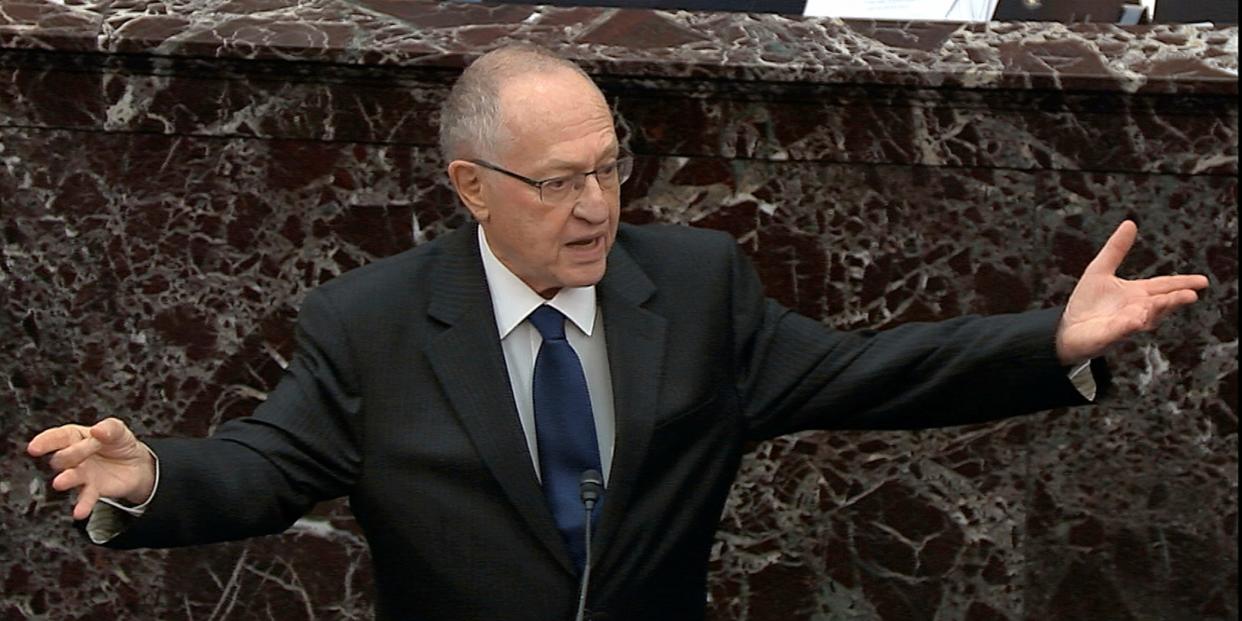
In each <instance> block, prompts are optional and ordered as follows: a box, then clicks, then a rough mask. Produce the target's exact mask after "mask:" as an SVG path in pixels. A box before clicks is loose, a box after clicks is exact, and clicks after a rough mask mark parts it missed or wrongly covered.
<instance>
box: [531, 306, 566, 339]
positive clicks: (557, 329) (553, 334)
mask: <svg viewBox="0 0 1242 621" xmlns="http://www.w3.org/2000/svg"><path fill="white" fill-rule="evenodd" d="M528 319H530V322H531V324H532V325H534V326H535V329H536V330H538V331H539V335H540V336H542V337H543V340H545V341H556V340H564V339H565V316H564V315H562V314H561V311H558V310H556V309H555V308H552V307H551V306H548V305H547V304H544V305H542V306H540V307H539V308H536V309H535V312H533V313H531V314H530V317H528Z"/></svg>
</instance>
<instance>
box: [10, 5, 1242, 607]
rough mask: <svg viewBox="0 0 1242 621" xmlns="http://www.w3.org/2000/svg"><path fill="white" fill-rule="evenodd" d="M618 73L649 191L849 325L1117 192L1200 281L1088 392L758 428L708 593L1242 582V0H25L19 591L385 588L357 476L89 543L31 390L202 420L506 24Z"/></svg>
mask: <svg viewBox="0 0 1242 621" xmlns="http://www.w3.org/2000/svg"><path fill="white" fill-rule="evenodd" d="M505 37H510V38H517V39H529V40H535V41H539V42H542V43H545V44H549V45H552V46H553V47H556V48H557V49H560V50H562V51H563V52H564V53H565V54H566V55H568V56H570V57H572V58H575V59H576V60H579V61H580V62H582V63H583V65H584V66H586V67H587V68H588V69H589V70H590V71H592V72H593V73H594V74H596V75H597V78H598V81H599V82H600V84H601V86H602V87H603V88H604V90H605V92H606V93H607V94H608V96H609V98H610V100H611V101H612V102H613V104H614V107H615V109H616V111H617V115H618V121H619V123H620V127H621V130H622V133H623V135H624V137H625V138H626V139H627V140H628V142H629V144H630V146H631V147H632V149H633V150H634V151H635V152H636V154H637V155H638V167H637V171H636V174H635V178H634V180H633V181H632V182H631V183H630V184H628V185H627V187H626V188H625V191H624V198H625V201H626V207H625V212H624V217H625V219H626V220H628V221H631V222H651V221H661V222H680V223H685V224H689V225H692V226H703V227H711V228H718V229H723V230H728V231H730V232H732V233H733V234H734V235H735V236H736V237H737V238H738V240H739V243H740V244H741V245H742V247H743V248H745V249H746V250H747V251H748V252H749V253H750V254H751V255H752V256H753V257H754V259H755V261H756V264H757V266H758V267H759V270H760V272H761V273H762V275H763V277H764V279H765V283H766V285H767V286H768V289H769V292H770V294H771V295H773V296H775V297H776V298H778V299H780V300H781V301H783V302H784V303H786V304H788V305H790V306H792V307H794V308H796V309H798V310H800V311H801V312H803V313H806V314H808V315H810V316H813V317H817V318H821V319H823V320H824V321H826V322H828V323H831V324H833V325H836V326H840V327H843V328H863V327H869V328H884V327H888V326H892V325H896V324H899V323H902V322H906V321H914V320H924V319H936V318H944V317H950V316H954V315H958V314H961V313H967V312H999V311H1012V310H1021V309H1026V308H1035V307H1040V306H1046V305H1049V304H1055V303H1059V302H1062V301H1064V299H1065V298H1066V296H1067V295H1068V293H1069V290H1070V288H1071V286H1072V283H1073V281H1074V278H1075V277H1076V276H1077V274H1078V273H1079V272H1080V271H1081V269H1082V268H1083V267H1084V266H1085V264H1086V262H1087V261H1088V260H1089V259H1090V257H1091V256H1092V255H1093V254H1094V252H1095V248H1096V247H1097V246H1098V245H1099V244H1100V243H1101V242H1102V241H1103V239H1105V238H1106V237H1107V235H1108V233H1109V232H1110V231H1111V229H1112V228H1113V227H1114V226H1115V225H1116V223H1117V222H1118V221H1120V220H1121V219H1122V218H1124V217H1133V218H1136V219H1137V220H1138V222H1139V224H1140V226H1141V229H1142V233H1143V238H1142V240H1141V241H1140V245H1139V246H1138V247H1137V248H1136V249H1135V251H1134V252H1133V253H1132V255H1131V257H1130V258H1129V260H1128V261H1127V263H1126V265H1125V268H1124V269H1125V271H1126V272H1127V273H1128V274H1132V275H1135V276H1140V275H1150V274H1155V273H1164V272H1191V271H1195V272H1204V273H1207V274H1208V275H1209V276H1210V277H1211V279H1212V282H1213V288H1212V289H1211V291H1210V292H1209V293H1208V294H1207V296H1206V298H1205V300H1204V301H1203V302H1202V303H1200V304H1199V305H1197V306H1196V307H1194V308H1193V309H1191V310H1190V311H1189V312H1186V313H1183V314H1182V315H1179V316H1178V317H1176V318H1174V319H1173V320H1171V321H1170V322H1169V323H1168V324H1167V325H1166V326H1165V327H1163V328H1162V329H1161V331H1160V332H1159V333H1158V334H1156V335H1154V336H1143V337H1140V338H1138V339H1136V340H1135V341H1134V342H1133V343H1132V344H1129V345H1127V346H1125V347H1123V348H1121V349H1120V350H1119V351H1117V352H1115V353H1114V354H1113V355H1112V356H1111V359H1112V362H1113V365H1114V368H1115V375H1116V384H1117V386H1116V388H1117V389H1116V394H1115V395H1114V396H1113V398H1112V399H1111V400H1110V401H1108V402H1107V403H1105V404H1102V405H1100V406H1098V407H1092V408H1084V409H1079V410H1075V411H1055V412H1051V413H1047V414H1041V415H1036V416H1032V417H1027V418H1024V419H1016V420H1009V421H1005V422H1001V423H996V424H991V425H986V426H978V427H970V428H961V429H949V430H939V431H925V432H918V433H864V432H859V433H831V434H829V433H806V434H801V435H798V436H792V437H788V438H782V439H780V440H777V441H773V442H769V443H764V444H761V445H758V446H756V447H754V450H753V451H752V452H751V453H750V455H749V456H748V457H747V459H746V460H745V463H744V465H743V468H742V471H741V473H740V475H739V478H738V482H737V484H736V485H735V488H734V490H733V494H732V496H731V498H730V500H729V503H728V505H727V507H726V510H725V513H724V515H723V517H722V525H721V529H720V533H719V535H718V538H717V544H716V547H715V549H714V552H713V574H712V592H711V596H712V601H711V602H710V604H709V610H710V611H711V613H712V614H711V616H712V618H714V619H719V620H722V621H723V620H739V621H740V620H743V619H750V620H776V619H782V620H783V619H969V620H972V621H974V620H978V621H984V620H990V619H1011V620H1016V619H1041V620H1042V619H1153V620H1154V619H1195V620H1199V619H1237V617H1238V605H1237V594H1236V591H1237V588H1236V587H1237V530H1236V522H1237V328H1236V326H1237V299H1238V289H1237V254H1236V253H1237V245H1236V244H1237V210H1236V200H1237V178H1236V175H1237V135H1238V131H1237V130H1238V122H1237V105H1236V102H1235V98H1236V95H1237V78H1236V76H1237V52H1236V49H1237V46H1236V42H1237V29H1236V28H1226V29H1212V28H1196V27H1185V26H1157V27H1149V28H1140V29H1131V30H1122V29H1120V28H1116V27H1112V26H1091V25H1076V26H1073V27H1067V26H1061V25H1056V24H1003V25H992V26H988V27H984V26H959V25H942V24H908V25H903V26H897V25H891V24H870V23H858V24H843V23H841V22H836V21H832V20H796V19H790V18H783V17H777V16H750V15H742V14H737V15H709V14H690V13H679V14H662V13H652V12H646V11H605V10H599V9H540V10H532V9H530V8H529V7H521V6H505V7H499V8H486V7H462V6H454V5H434V4H429V3H422V2H409V3H393V2H379V1H375V0H367V1H364V2H357V3H346V2H343V1H338V0H314V1H311V2H301V3H297V5H296V6H295V4H294V3H291V2H290V3H286V2H283V1H270V2H269V1H262V0H232V1H227V2H226V1H211V0H196V1H193V2H181V3H178V2H150V1H146V0H139V1H135V2H127V3H124V4H123V5H120V4H117V5H113V4H105V5H100V6H95V5H87V4H81V5H78V4H72V3H59V2H50V1H45V0H22V1H21V2H17V1H14V0H0V210H2V211H0V225H2V230H0V236H2V237H0V239H2V242H3V246H2V247H0V252H2V254H0V260H2V262H0V343H3V344H4V345H3V347H2V348H0V378H2V379H3V380H4V381H5V382H6V383H5V384H0V430H3V432H4V433H3V434H2V435H0V437H3V438H4V440H3V442H4V443H5V446H6V448H5V450H4V451H3V456H0V524H2V525H3V532H4V533H5V535H6V536H5V537H4V538H0V559H3V560H0V584H2V585H3V587H2V588H0V592H2V593H3V595H0V615H3V617H4V618H14V619H20V618H57V619H59V618H115V617H121V618H139V619H145V618H208V617H210V618H215V619H236V620H241V619H279V620H285V619H302V618H306V619H312V618H315V619H335V618H367V617H369V615H370V614H371V613H370V602H371V594H370V571H371V570H370V567H369V564H368V563H367V558H368V555H367V551H366V547H365V544H364V542H363V540H362V538H361V536H360V534H359V533H358V531H357V529H356V527H355V525H354V523H353V521H352V518H351V517H350V516H349V512H348V508H347V507H346V506H345V505H344V504H343V503H328V504H325V505H323V506H321V507H319V508H318V509H317V510H316V511H315V512H314V514H313V515H311V516H308V517H307V518H305V519H303V520H301V521H299V522H298V524H297V525H296V526H295V527H294V528H293V529H292V530H291V531H290V532H288V533H286V534H284V535H280V536H275V537H266V538H262V539H257V540H252V541H247V542H240V543H234V544H226V545H218V546H212V547H205V548H187V549H179V550H171V551H144V552H134V553H119V552H111V551H106V550H102V549H99V548H96V547H92V546H89V545H86V544H85V543H84V542H83V541H82V540H81V539H80V538H79V536H78V535H77V533H75V532H73V531H72V529H71V527H70V525H69V517H68V514H69V503H68V501H67V499H66V498H64V497H63V496H60V495H57V494H55V493H53V492H51V490H50V488H48V487H47V485H46V483H45V476H46V471H44V470H42V469H40V467H39V464H38V463H37V462H34V461H32V460H29V459H27V458H25V457H24V456H23V455H22V448H23V447H24V444H25V440H26V438H28V437H29V436H30V435H32V434H33V433H34V432H35V431H36V430H38V429H40V428H43V427H46V426H48V425H52V424H56V423H59V422H62V421H65V420H69V419H78V420H90V419H94V418H97V417H101V416H105V415H119V416H122V417H124V418H126V419H127V420H128V421H130V423H131V424H132V425H134V426H135V427H136V428H137V429H139V430H141V431H142V432H145V433H151V434H204V433H207V432H209V431H210V429H211V428H212V427H213V426H214V425H216V424H218V423H219V422H220V421H222V420H225V419H228V418H232V417H236V416H243V415H245V414H246V413H248V412H249V411H250V410H251V409H252V408H253V407H254V405H255V404H256V403H258V401H259V400H260V399H261V398H262V396H263V394H264V393H265V391H266V390H268V389H269V388H270V387H272V386H273V385H274V383H275V381H276V380H277V378H278V377H279V373H280V368H281V364H282V362H283V361H284V360H285V359H286V358H287V357H288V356H289V355H290V351H291V328H292V323H291V322H292V319H293V317H294V316H295V314H296V309H297V307H298V304H299V302H300V300H301V298H302V296H303V295H304V294H305V292H306V291H307V290H308V289H310V288H311V287H313V286H315V285H316V284H318V283H320V282H323V281H324V280H326V279H328V278H331V277H333V276H334V275H336V274H339V273H341V272H343V271H345V270H348V269H350V268H352V267H355V266H357V265H360V264H363V263H365V262H368V261H370V260H373V259H375V258H378V257H381V256H385V255H388V254H392V253H394V252H397V251H399V250H401V249H404V248H407V247H409V246H410V245H411V244H414V243H418V242H421V241H423V240H426V239H429V238H432V237H434V236H436V235H437V234H439V233H440V232H442V231H444V230H446V229H447V228H450V227H453V226H456V225H458V224H460V223H462V222H463V221H464V219H463V216H462V214H461V213H460V212H459V211H458V210H457V209H456V208H455V206H454V198H453V195H452V193H451V191H450V190H449V189H448V187H447V184H446V180H445V178H444V175H443V173H442V172H441V170H442V162H441V161H440V159H439V156H438V154H437V153H436V152H435V149H434V137H435V132H434V128H435V120H436V108H437V106H438V103H439V101H440V98H441V97H442V96H443V95H444V94H445V92H446V89H447V86H448V84H450V83H451V81H452V79H453V77H454V75H455V73H456V72H457V71H459V70H460V67H461V66H462V64H463V62H464V60H463V59H464V58H465V57H467V56H469V55H470V54H473V53H475V52H476V51H477V50H480V49H486V48H488V47H490V46H491V45H493V44H494V43H495V41H497V40H499V39H502V38H505Z"/></svg>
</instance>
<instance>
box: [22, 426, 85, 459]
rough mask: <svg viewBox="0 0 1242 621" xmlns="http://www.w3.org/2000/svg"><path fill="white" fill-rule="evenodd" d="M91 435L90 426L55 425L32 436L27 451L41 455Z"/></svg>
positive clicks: (32, 455) (35, 455)
mask: <svg viewBox="0 0 1242 621" xmlns="http://www.w3.org/2000/svg"><path fill="white" fill-rule="evenodd" d="M89 435H90V432H89V430H88V428H87V427H85V426H83V425H61V426H59V427H53V428H51V429H46V430H44V431H43V432H41V433H39V434H38V435H36V436H35V437H34V438H32V439H31V440H30V444H28V445H26V452H27V453H29V454H30V456H31V457H41V456H43V455H47V454H48V453H51V452H53V451H59V450H61V449H63V448H65V447H67V446H69V445H70V444H73V443H74V442H78V441H80V440H82V439H83V438H86V437H87V436H89Z"/></svg>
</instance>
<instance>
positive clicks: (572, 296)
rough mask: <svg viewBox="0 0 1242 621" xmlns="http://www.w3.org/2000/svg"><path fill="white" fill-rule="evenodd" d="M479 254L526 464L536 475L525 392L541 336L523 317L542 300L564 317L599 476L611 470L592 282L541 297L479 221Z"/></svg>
mask: <svg viewBox="0 0 1242 621" xmlns="http://www.w3.org/2000/svg"><path fill="white" fill-rule="evenodd" d="M479 254H481V255H482V256H483V272H484V274H485V275H486V276H487V288H488V290H489V291H490V292H491V296H492V310H493V311H494V312H495V315H496V334H497V335H498V336H499V338H500V348H501V349H502V350H504V353H505V366H506V367H507V368H508V370H509V385H510V386H512V387H513V403H514V405H516V406H517V411H518V418H519V419H520V420H521V422H522V430H523V431H525V432H526V447H527V448H528V449H530V460H531V465H532V466H534V468H535V475H536V476H539V438H538V434H537V433H536V431H535V405H534V398H533V397H532V395H531V392H532V386H533V380H534V376H535V357H536V356H538V355H539V346H540V345H542V344H543V337H542V336H540V335H539V330H537V329H535V326H533V325H531V323H530V322H529V321H527V320H526V318H527V317H528V316H530V314H531V313H532V312H533V311H534V310H535V309H536V308H539V307H540V306H541V305H543V304H547V305H548V306H551V307H552V308H555V309H556V310H558V311H560V312H561V314H563V315H565V317H566V319H568V321H566V322H565V338H566V339H567V340H568V341H569V344H570V345H571V346H572V347H573V348H574V351H576V352H578V359H579V360H581V361H582V372H583V374H584V375H586V381H587V392H588V393H590V397H591V413H592V414H594V415H595V437H596V439H597V440H598V441H599V460H600V465H601V466H603V468H604V480H605V481H607V480H608V475H609V474H610V472H611V470H612V452H613V446H614V442H615V439H616V430H617V425H616V416H615V413H614V412H613V402H612V374H611V373H610V372H609V366H608V348H607V345H606V342H605V340H604V325H603V314H602V313H601V312H600V309H599V305H598V304H596V303H595V286H594V285H592V286H590V287H573V288H565V289H561V290H560V291H559V292H557V294H556V296H555V297H553V298H552V299H551V300H545V299H543V298H542V297H541V296H540V295H539V294H538V293H535V292H534V290H532V289H531V288H530V287H528V286H527V285H526V283H524V282H522V280H521V279H519V278H518V277H517V276H516V275H514V274H513V272H511V271H509V268H507V267H505V264H504V263H501V262H500V259H498V258H496V255H495V254H494V253H493V252H492V249H491V246H489V245H488V243H487V235H486V234H485V233H484V232H483V227H481V226H480V227H479Z"/></svg>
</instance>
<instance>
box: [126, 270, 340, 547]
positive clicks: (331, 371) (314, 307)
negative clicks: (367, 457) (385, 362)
mask: <svg viewBox="0 0 1242 621" xmlns="http://www.w3.org/2000/svg"><path fill="white" fill-rule="evenodd" d="M295 339H296V346H297V350H296V352H295V354H294V357H293V359H292V361H291V362H290V364H289V367H288V368H287V369H286V371H285V374H284V376H283V378H282V379H281V381H280V383H279V384H278V385H277V387H276V389H275V390H274V391H272V392H271V393H270V394H269V395H268V398H267V400H266V401H265V402H264V403H263V404H262V405H261V406H259V408H258V409H257V410H256V411H255V413H254V415H253V416H248V417H243V418H239V419H234V420H231V421H228V422H226V423H224V424H223V425H221V426H220V427H219V428H218V429H217V430H216V432H215V433H214V434H213V435H212V436H211V437H210V438H206V439H175V438H169V439H155V440H149V441H148V444H149V445H150V446H151V448H152V450H153V451H154V452H155V453H156V455H158V456H159V461H160V468H161V479H162V482H161V485H160V488H159V490H158V491H157V493H156V495H155V497H154V498H153V499H152V500H151V503H150V504H149V505H148V507H147V510H146V512H145V513H144V515H143V516H142V517H141V518H139V519H136V520H133V521H132V523H131V524H130V525H129V527H128V528H126V529H125V530H124V531H123V532H122V533H120V534H119V535H117V536H116V537H115V538H113V539H111V540H110V541H108V542H107V544H106V545H108V546H109V547H114V548H135V547H170V546H180V545H192V544H201V543H210V542H216V541H227V540H233V539H241V538H244V537H251V536H255V535H263V534H270V533H276V532H280V531H282V530H284V529H285V528H287V527H288V526H289V525H290V524H292V523H293V522H294V521H296V520H297V519H298V518H299V517H301V516H302V514H303V513H305V512H306V511H307V510H308V509H310V508H311V506H313V505H314V503H316V502H318V501H320V500H324V499H329V498H334V497H338V496H342V495H345V494H347V493H348V492H349V490H350V488H351V487H352V485H353V483H354V480H355V478H356V477H357V474H358V472H359V469H360V467H361V457H360V456H359V451H358V446H359V442H358V437H357V429H358V425H359V422H358V420H357V419H358V416H359V413H360V411H361V407H362V400H361V398H360V397H359V390H358V382H357V378H356V377H354V372H355V371H354V367H353V365H352V362H351V352H350V346H349V342H348V333H347V331H346V330H345V327H344V326H343V325H341V322H340V321H339V319H338V318H337V317H336V316H335V314H334V312H333V309H332V306H331V304H330V301H329V300H328V298H327V297H326V296H324V295H322V294H321V293H319V292H318V291H313V292H311V294H310V295H308V296H307V298H306V300H305V302H304V303H303V306H302V310H301V313H300V315H299V318H298V326H297V331H296V336H295Z"/></svg>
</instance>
